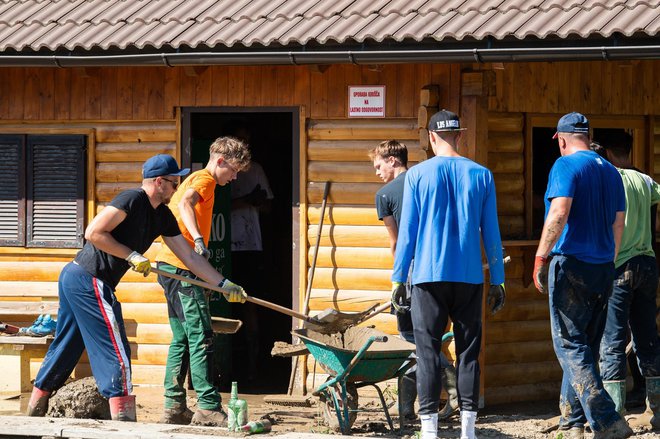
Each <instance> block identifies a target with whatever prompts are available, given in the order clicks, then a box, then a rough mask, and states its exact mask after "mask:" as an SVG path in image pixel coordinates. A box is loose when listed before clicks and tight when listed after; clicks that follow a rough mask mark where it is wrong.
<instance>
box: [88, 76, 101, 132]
mask: <svg viewBox="0 0 660 439" xmlns="http://www.w3.org/2000/svg"><path fill="white" fill-rule="evenodd" d="M101 97H102V94H101V71H100V70H98V69H94V70H93V72H92V73H90V74H89V75H88V76H87V77H86V78H85V119H95V120H98V119H100V118H101Z"/></svg>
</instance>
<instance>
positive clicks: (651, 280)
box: [592, 132, 660, 430]
mask: <svg viewBox="0 0 660 439" xmlns="http://www.w3.org/2000/svg"><path fill="white" fill-rule="evenodd" d="M592 148H593V149H594V150H595V151H596V152H597V153H598V154H600V155H601V156H602V157H604V158H606V159H607V160H609V161H610V162H611V163H612V164H613V165H614V166H616V167H617V169H618V171H619V173H620V174H621V179H622V181H623V187H624V190H625V193H626V220H625V227H624V229H623V236H622V238H621V245H620V247H619V252H618V254H617V255H616V259H615V261H614V266H615V269H616V273H615V278H614V285H613V289H612V295H611V296H610V298H609V300H608V306H607V320H606V323H605V332H604V333H603V338H602V340H601V344H600V373H601V376H602V378H603V384H604V387H605V390H606V391H607V392H608V393H609V394H610V396H611V397H612V399H613V400H614V403H615V404H616V408H617V410H618V411H619V412H620V413H622V414H623V411H624V405H625V396H626V344H627V333H628V326H630V330H631V333H632V341H633V346H634V351H635V353H636V355H637V362H638V365H639V368H640V370H641V372H642V374H643V375H644V377H645V378H646V392H647V404H648V407H647V412H649V414H650V415H651V420H650V423H651V426H652V427H653V429H654V430H655V429H660V338H659V337H658V328H657V326H656V320H655V319H656V312H657V309H656V291H657V288H658V269H657V265H656V261H655V253H654V251H653V247H652V239H651V237H652V233H654V232H655V231H654V230H651V206H652V205H654V204H657V203H658V202H660V185H658V183H656V182H655V181H653V179H652V178H651V177H649V176H648V175H646V174H643V173H641V172H638V171H636V170H634V169H626V168H630V167H631V166H630V165H631V164H630V159H629V157H630V151H631V148H632V138H631V137H630V136H629V135H628V134H626V133H623V132H622V133H620V134H618V135H616V136H612V137H610V138H609V142H608V144H607V145H602V146H601V145H598V144H595V145H592Z"/></svg>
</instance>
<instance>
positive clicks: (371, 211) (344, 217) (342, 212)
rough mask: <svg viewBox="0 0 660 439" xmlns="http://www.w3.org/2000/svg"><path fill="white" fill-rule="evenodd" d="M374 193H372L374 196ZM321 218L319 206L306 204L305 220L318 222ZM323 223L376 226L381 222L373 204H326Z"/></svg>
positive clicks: (310, 222)
mask: <svg viewBox="0 0 660 439" xmlns="http://www.w3.org/2000/svg"><path fill="white" fill-rule="evenodd" d="M375 197H376V194H374V198H375ZM320 219H321V206H318V205H313V206H307V221H308V223H309V224H318V223H319V220H320ZM323 224H324V225H325V224H335V225H351V226H378V225H382V224H383V222H382V221H380V220H379V219H378V214H377V213H376V207H375V206H338V205H333V206H326V208H325V215H324V219H323Z"/></svg>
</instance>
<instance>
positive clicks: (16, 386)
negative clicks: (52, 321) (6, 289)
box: [0, 300, 58, 393]
mask: <svg viewBox="0 0 660 439" xmlns="http://www.w3.org/2000/svg"><path fill="white" fill-rule="evenodd" d="M57 308H58V303H57V302H54V301H52V302H51V301H16V300H8V301H2V300H0V321H2V322H3V323H9V324H13V325H16V326H28V325H30V324H31V322H32V321H34V320H35V319H36V317H37V316H38V315H40V314H50V315H51V316H53V318H57ZM26 316H27V317H29V318H31V320H30V321H28V322H25V321H23V320H25V317H26ZM52 340H53V337H52V336H46V337H31V336H26V335H9V334H2V335H0V370H1V371H2V374H1V376H0V392H4V393H19V392H29V391H30V390H32V383H31V381H30V358H32V357H33V356H34V353H35V352H36V351H37V350H39V351H43V350H44V348H46V347H47V346H48V345H49V344H50V342H51V341H52Z"/></svg>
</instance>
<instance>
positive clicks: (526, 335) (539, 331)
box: [484, 298, 552, 344]
mask: <svg viewBox="0 0 660 439" xmlns="http://www.w3.org/2000/svg"><path fill="white" fill-rule="evenodd" d="M507 299H508V298H507ZM508 305H509V302H507V303H506V304H505V305H504V306H508ZM486 315H488V314H486ZM484 333H485V335H486V344H498V343H518V342H527V341H542V340H545V341H548V340H550V339H551V337H552V336H551V334H550V321H549V320H523V321H517V322H487V323H486V329H485V331H484Z"/></svg>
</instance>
